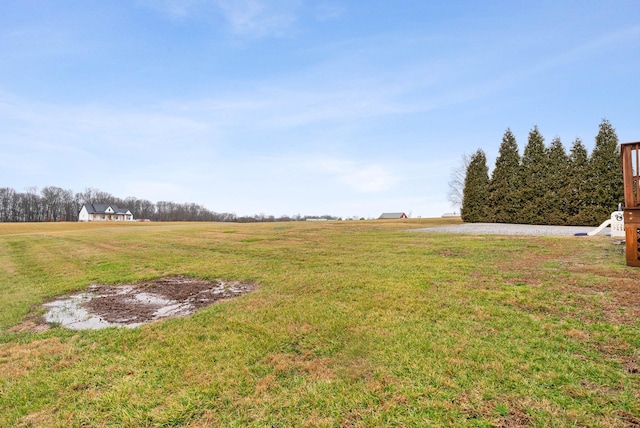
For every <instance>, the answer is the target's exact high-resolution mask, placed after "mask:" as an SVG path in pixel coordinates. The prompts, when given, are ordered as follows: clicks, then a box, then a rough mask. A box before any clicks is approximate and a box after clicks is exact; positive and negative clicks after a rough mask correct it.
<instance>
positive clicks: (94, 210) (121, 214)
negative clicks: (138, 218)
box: [78, 204, 133, 221]
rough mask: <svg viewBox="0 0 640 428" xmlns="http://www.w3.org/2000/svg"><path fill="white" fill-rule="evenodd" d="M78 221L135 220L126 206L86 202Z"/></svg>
mask: <svg viewBox="0 0 640 428" xmlns="http://www.w3.org/2000/svg"><path fill="white" fill-rule="evenodd" d="M78 221H133V214H131V211H129V210H128V209H126V208H118V207H117V206H115V205H109V204H84V205H83V206H82V208H81V209H80V213H79V214H78Z"/></svg>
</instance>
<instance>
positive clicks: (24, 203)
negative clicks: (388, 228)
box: [0, 186, 337, 223]
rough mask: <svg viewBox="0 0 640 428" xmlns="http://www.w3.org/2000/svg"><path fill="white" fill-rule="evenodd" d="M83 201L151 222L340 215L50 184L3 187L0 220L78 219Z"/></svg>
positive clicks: (284, 219)
mask: <svg viewBox="0 0 640 428" xmlns="http://www.w3.org/2000/svg"><path fill="white" fill-rule="evenodd" d="M84 204H110V205H116V206H118V207H121V208H127V209H129V210H130V211H131V213H132V214H133V217H134V219H139V220H140V219H146V220H151V221H222V222H239V223H249V222H266V221H301V220H306V219H326V220H336V219H337V217H333V216H330V215H323V216H301V215H299V214H298V215H295V216H280V217H274V216H272V215H265V214H256V215H254V216H237V215H236V214H234V213H217V212H213V211H211V210H209V209H207V208H205V207H204V206H202V205H199V204H195V203H175V202H167V201H160V202H157V203H153V202H151V201H148V200H146V199H138V198H135V197H128V198H125V199H121V198H118V197H115V196H113V195H111V194H110V193H107V192H103V191H100V190H97V189H91V188H89V189H86V190H85V191H84V192H81V193H74V192H73V191H71V190H66V189H62V188H60V187H55V186H48V187H44V188H43V189H42V190H40V191H38V189H37V188H35V187H30V188H28V189H26V191H25V192H16V191H15V190H14V189H12V188H10V187H0V222H45V221H52V222H55V221H78V214H79V212H80V209H81V208H82V205H84Z"/></svg>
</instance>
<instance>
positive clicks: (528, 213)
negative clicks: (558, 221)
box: [515, 126, 548, 224]
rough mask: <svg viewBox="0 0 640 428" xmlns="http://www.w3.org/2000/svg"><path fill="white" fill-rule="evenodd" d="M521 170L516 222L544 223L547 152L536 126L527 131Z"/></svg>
mask: <svg viewBox="0 0 640 428" xmlns="http://www.w3.org/2000/svg"><path fill="white" fill-rule="evenodd" d="M521 171H522V178H521V179H522V187H521V191H520V197H521V200H522V209H521V210H520V213H519V215H518V217H517V218H516V219H515V220H516V223H528V224H546V223H547V221H546V215H545V213H546V211H547V208H548V207H547V206H546V202H545V197H546V188H545V183H546V176H547V171H548V168H547V153H546V149H545V146H544V138H543V137H542V134H540V131H539V130H538V127H537V126H534V128H533V129H532V130H531V131H530V132H529V139H528V141H527V145H526V147H525V148H524V153H523V155H522V168H521Z"/></svg>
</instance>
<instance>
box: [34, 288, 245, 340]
mask: <svg viewBox="0 0 640 428" xmlns="http://www.w3.org/2000/svg"><path fill="white" fill-rule="evenodd" d="M255 288H256V285H255V284H252V283H245V282H239V281H223V280H215V281H206V280H203V279H197V278H189V277H184V276H173V277H166V278H159V279H155V280H150V281H144V282H139V283H135V284H123V285H92V286H90V287H88V288H87V290H86V292H85V293H82V294H75V295H68V296H61V297H59V298H58V300H57V301H56V302H64V301H65V299H74V298H76V301H78V300H77V298H78V297H79V296H82V297H81V298H80V300H79V302H80V303H78V304H76V306H78V307H79V308H80V310H84V311H86V316H85V319H83V320H79V319H77V318H74V316H75V315H72V316H71V317H70V319H69V320H66V319H63V320H61V321H60V322H59V323H60V324H61V325H63V326H67V327H69V328H75V329H82V328H102V327H105V326H110V325H120V326H136V325H140V324H143V323H147V322H151V321H155V320H158V319H164V318H173V317H181V316H187V315H191V314H193V313H194V312H195V311H197V310H198V309H200V308H203V307H205V306H209V305H212V304H213V303H215V302H218V301H221V300H227V299H231V298H233V297H238V296H240V295H242V294H245V293H248V292H250V291H253V290H254V289H255ZM56 302H54V303H56ZM49 305H51V304H49ZM76 312H77V311H76ZM45 318H46V317H45ZM87 319H90V321H87ZM49 322H51V321H50V320H49ZM67 322H68V324H67ZM83 323H84V324H83ZM88 323H89V324H91V323H92V324H93V325H91V326H90V325H89V324H88ZM83 325H86V327H83ZM94 325H98V326H99V327H95V326H94Z"/></svg>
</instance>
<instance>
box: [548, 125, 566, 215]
mask: <svg viewBox="0 0 640 428" xmlns="http://www.w3.org/2000/svg"><path fill="white" fill-rule="evenodd" d="M568 178H569V157H568V156H567V152H566V151H565V149H564V146H563V145H562V142H561V141H560V138H559V137H556V138H554V139H553V140H552V141H551V144H550V145H549V148H548V150H547V173H546V176H545V188H546V193H545V207H546V208H547V209H546V214H545V216H546V223H547V224H554V225H564V224H566V221H567V213H568V209H569V197H570V189H569V180H568Z"/></svg>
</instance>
